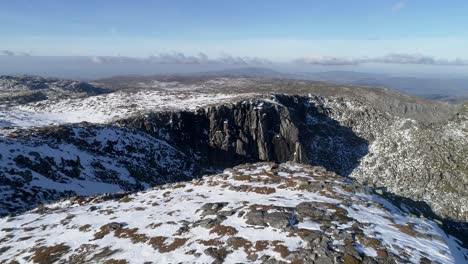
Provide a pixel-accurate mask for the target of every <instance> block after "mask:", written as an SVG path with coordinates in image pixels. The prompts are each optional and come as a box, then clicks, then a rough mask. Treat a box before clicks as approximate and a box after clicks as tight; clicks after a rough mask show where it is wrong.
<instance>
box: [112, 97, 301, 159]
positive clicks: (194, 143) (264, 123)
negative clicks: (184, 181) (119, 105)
mask: <svg viewBox="0 0 468 264" xmlns="http://www.w3.org/2000/svg"><path fill="white" fill-rule="evenodd" d="M306 102H307V98H305V97H295V96H284V95H275V96H274V101H269V100H268V101H265V100H253V101H243V102H237V103H233V104H225V105H217V106H211V107H208V108H205V109H199V110H197V111H195V112H164V113H152V114H148V115H146V116H141V117H137V118H131V119H126V120H121V121H119V123H120V124H121V125H125V126H131V127H136V128H139V129H142V130H144V131H145V132H148V133H150V134H152V135H153V136H155V137H158V138H162V139H164V140H166V141H168V143H170V144H171V145H173V146H176V147H177V148H179V149H181V150H182V151H183V152H184V153H188V154H189V155H192V156H193V157H194V158H195V160H198V162H200V165H202V166H204V167H212V168H226V167H229V166H234V165H237V164H241V163H245V162H255V161H276V162H286V161H296V162H302V163H307V162H308V157H307V155H306V154H305V153H306V152H305V146H306V142H307V139H306V138H304V137H303V134H302V133H301V130H302V131H304V129H305V128H306V127H305V126H306V119H307V114H308V111H309V110H310V109H309V105H308V104H307V103H306Z"/></svg>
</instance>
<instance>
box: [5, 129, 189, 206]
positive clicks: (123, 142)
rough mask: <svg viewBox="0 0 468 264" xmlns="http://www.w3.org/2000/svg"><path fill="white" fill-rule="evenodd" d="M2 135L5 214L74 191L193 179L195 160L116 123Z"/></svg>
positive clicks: (131, 187) (87, 192)
mask: <svg viewBox="0 0 468 264" xmlns="http://www.w3.org/2000/svg"><path fill="white" fill-rule="evenodd" d="M22 133H23V134H19V135H17V136H16V137H15V138H12V137H0V149H1V151H0V179H1V185H0V197H1V198H0V215H1V214H5V213H13V212H17V211H21V210H25V209H27V208H29V207H30V206H31V205H35V204H37V203H42V202H50V201H54V200H57V199H59V198H60V197H70V196H72V195H93V194H100V193H110V192H117V191H136V190H142V189H144V188H148V187H149V186H153V185H155V184H162V183H166V182H173V181H176V180H187V179H190V178H191V177H192V173H193V169H194V167H193V164H191V163H189V161H188V160H187V159H186V157H185V155H184V154H183V153H181V152H179V151H178V150H176V149H174V148H173V147H172V146H170V145H168V144H167V143H166V142H164V141H162V140H159V139H156V138H153V137H151V136H150V135H148V134H145V133H142V132H139V131H136V130H132V129H127V128H119V127H115V126H92V125H89V126H77V125H75V126H62V127H50V128H43V129H41V130H32V131H30V130H25V131H22Z"/></svg>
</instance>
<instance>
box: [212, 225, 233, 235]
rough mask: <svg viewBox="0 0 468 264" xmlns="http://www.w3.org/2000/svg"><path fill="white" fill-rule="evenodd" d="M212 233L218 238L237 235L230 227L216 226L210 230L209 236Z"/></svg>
mask: <svg viewBox="0 0 468 264" xmlns="http://www.w3.org/2000/svg"><path fill="white" fill-rule="evenodd" d="M213 233H215V234H218V235H219V236H233V235H235V234H237V230H236V229H235V228H234V227H232V226H224V225H216V226H215V227H213V228H212V229H211V230H210V234H213Z"/></svg>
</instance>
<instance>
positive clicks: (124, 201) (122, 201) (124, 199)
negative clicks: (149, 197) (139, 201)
mask: <svg viewBox="0 0 468 264" xmlns="http://www.w3.org/2000/svg"><path fill="white" fill-rule="evenodd" d="M132 200H133V199H132V198H130V197H129V196H128V195H126V196H125V197H123V198H122V199H120V200H119V203H128V202H131V201H132Z"/></svg>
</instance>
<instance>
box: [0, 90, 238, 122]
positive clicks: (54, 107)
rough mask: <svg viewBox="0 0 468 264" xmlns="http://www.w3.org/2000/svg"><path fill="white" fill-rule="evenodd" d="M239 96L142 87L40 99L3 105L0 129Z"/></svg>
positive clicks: (172, 107)
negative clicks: (99, 93)
mask: <svg viewBox="0 0 468 264" xmlns="http://www.w3.org/2000/svg"><path fill="white" fill-rule="evenodd" d="M244 96H245V95H244ZM239 97H240V95H236V94H207V93H197V92H188V91H187V92H169V91H160V90H141V91H137V92H128V91H119V92H114V93H111V94H105V95H98V96H92V97H87V98H84V99H83V98H79V99H76V98H72V99H62V100H58V101H49V100H47V101H39V102H34V103H29V104H24V105H18V106H14V107H5V106H4V107H1V106H0V129H1V128H4V129H5V127H32V126H47V125H50V124H66V123H79V122H84V121H86V122H91V123H107V122H109V121H111V120H115V119H118V118H124V117H128V116H131V115H134V114H137V113H144V112H148V111H168V110H169V111H170V110H194V109H196V108H198V107H203V106H206V105H211V104H216V103H225V102H227V101H229V100H232V99H234V98H239ZM10 130H11V128H10Z"/></svg>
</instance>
